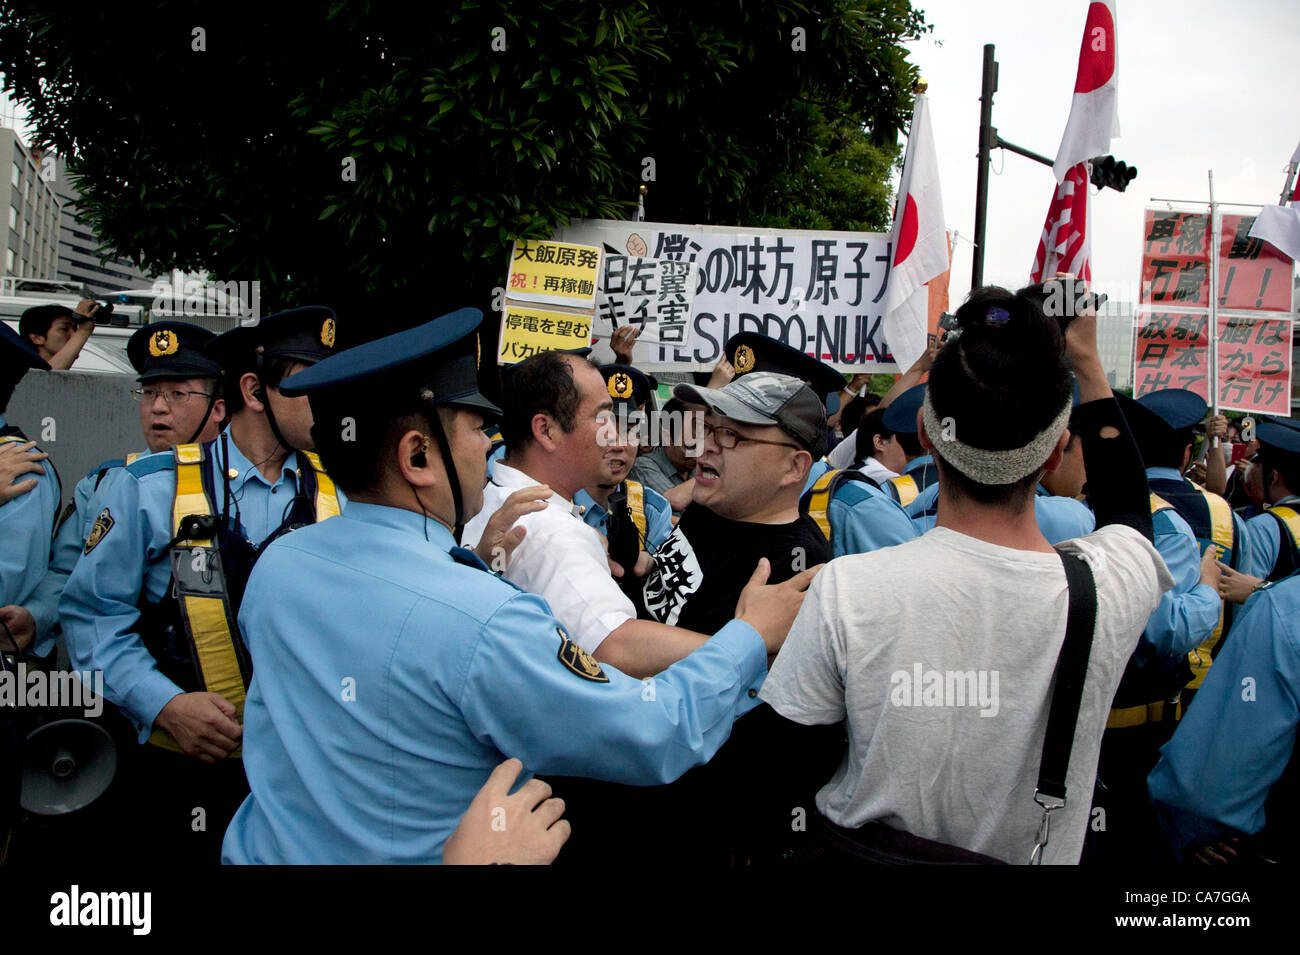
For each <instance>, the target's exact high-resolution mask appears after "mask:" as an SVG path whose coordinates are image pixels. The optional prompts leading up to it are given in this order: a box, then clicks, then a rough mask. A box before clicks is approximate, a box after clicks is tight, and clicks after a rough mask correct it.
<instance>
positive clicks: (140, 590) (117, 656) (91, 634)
mask: <svg viewBox="0 0 1300 955" xmlns="http://www.w3.org/2000/svg"><path fill="white" fill-rule="evenodd" d="M146 460H147V459H146ZM132 467H134V465H133V466H132ZM175 483H176V478H175V472H174V471H172V470H164V471H159V472H154V473H150V474H146V475H144V476H142V477H137V476H136V475H135V474H134V473H132V470H131V469H130V468H127V469H124V470H123V473H122V476H121V477H120V478H119V479H118V480H116V481H115V482H114V483H113V485H112V487H110V488H108V489H107V491H106V493H103V494H100V495H97V496H96V502H95V504H94V505H93V506H96V507H98V506H99V505H100V504H102V505H103V508H101V510H102V509H107V510H108V516H109V517H110V518H111V519H112V521H113V524H112V526H111V527H110V528H109V530H108V532H107V533H105V534H104V536H103V537H101V538H100V540H99V542H98V543H97V544H96V546H95V547H94V548H93V549H92V550H91V552H90V553H89V554H83V555H82V556H81V558H80V559H79V560H78V561H77V564H76V567H75V568H74V569H73V571H72V574H71V576H69V578H68V583H67V586H66V587H65V588H64V590H63V599H62V600H61V601H60V602H59V613H60V615H61V616H62V618H63V634H64V641H65V643H66V644H67V648H68V656H69V658H70V659H71V661H72V666H73V668H74V669H77V670H102V671H103V673H104V695H105V696H107V697H108V699H109V700H110V701H111V702H112V703H114V704H115V705H116V706H118V707H119V708H120V709H121V710H122V711H123V712H124V713H125V714H126V715H127V716H128V717H129V718H130V720H131V722H132V724H133V725H134V726H135V728H136V729H137V731H138V732H139V739H140V742H142V743H143V742H144V741H145V740H147V739H148V738H149V734H150V732H151V731H152V728H153V723H154V720H155V719H156V718H157V716H158V712H159V711H160V710H161V709H162V708H163V706H165V705H166V704H167V702H168V701H169V700H170V699H171V698H172V697H174V696H176V695H177V694H179V693H181V692H182V690H181V688H180V687H178V686H177V685H176V684H175V683H173V682H172V681H171V680H169V679H168V678H167V677H165V676H163V674H162V673H161V672H159V670H158V666H157V664H156V663H155V661H154V658H153V656H152V654H150V653H149V651H148V650H147V649H145V645H144V640H143V638H142V637H141V636H140V634H139V632H138V631H137V627H138V624H139V619H140V613H139V610H138V609H137V608H138V605H139V603H140V599H141V597H142V596H145V597H147V598H148V599H150V600H153V601H156V600H159V599H161V597H162V595H163V594H164V593H165V592H166V589H167V584H168V582H169V581H170V579H171V566H170V563H169V560H168V552H167V544H168V543H169V541H170V540H171V537H170V531H171V503H172V498H173V496H174V490H175ZM101 490H102V489H101Z"/></svg>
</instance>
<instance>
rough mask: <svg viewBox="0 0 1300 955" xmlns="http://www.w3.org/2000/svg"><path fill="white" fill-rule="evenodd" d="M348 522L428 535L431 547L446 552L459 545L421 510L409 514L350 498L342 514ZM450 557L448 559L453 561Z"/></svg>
mask: <svg viewBox="0 0 1300 955" xmlns="http://www.w3.org/2000/svg"><path fill="white" fill-rule="evenodd" d="M339 513H340V515H341V516H343V517H345V518H347V519H348V520H353V521H360V522H361V523H363V524H374V525H377V526H379V527H388V528H391V529H393V530H398V531H403V532H405V533H409V534H414V535H416V536H417V537H420V538H424V536H425V534H426V533H427V534H428V538H429V546H431V547H433V548H434V549H436V550H438V551H441V552H443V553H447V552H449V551H450V550H451V549H452V548H453V547H455V546H456V538H455V537H453V536H452V533H451V531H449V530H448V529H447V527H446V526H445V525H444V524H443V523H442V522H441V521H437V520H434V519H433V518H432V517H429V518H426V517H425V516H424V515H423V514H421V513H420V512H419V511H410V510H407V509H406V508H404V507H392V506H391V505H388V504H365V503H363V502H361V501H354V500H351V499H349V500H348V506H347V507H345V508H343V510H342V511H340V512H339ZM450 559H451V558H450V556H448V560H450Z"/></svg>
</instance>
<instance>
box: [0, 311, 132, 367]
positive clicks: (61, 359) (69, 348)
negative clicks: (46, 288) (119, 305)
mask: <svg viewBox="0 0 1300 955" xmlns="http://www.w3.org/2000/svg"><path fill="white" fill-rule="evenodd" d="M112 310H113V307H112V306H111V305H107V306H101V305H100V304H99V303H98V302H96V301H94V300H93V299H88V298H83V299H82V300H81V302H80V303H78V305H77V308H76V311H73V310H72V309H70V308H68V307H67V306H66V305H36V306H33V307H32V308H29V309H27V311H25V312H23V314H22V316H21V317H20V318H19V319H18V333H19V334H20V335H22V337H23V338H25V339H27V341H28V342H30V343H31V345H32V347H33V348H35V349H36V351H37V352H38V353H39V354H40V356H41V358H43V359H44V360H45V361H46V362H48V363H49V366H50V371H67V370H68V369H69V368H71V367H72V364H73V362H75V361H76V360H77V356H78V355H80V354H81V349H82V348H84V347H85V345H86V342H88V341H89V340H90V336H91V333H92V332H94V331H95V321H96V320H97V319H100V318H106V317H107V316H108V314H109V313H110V312H112Z"/></svg>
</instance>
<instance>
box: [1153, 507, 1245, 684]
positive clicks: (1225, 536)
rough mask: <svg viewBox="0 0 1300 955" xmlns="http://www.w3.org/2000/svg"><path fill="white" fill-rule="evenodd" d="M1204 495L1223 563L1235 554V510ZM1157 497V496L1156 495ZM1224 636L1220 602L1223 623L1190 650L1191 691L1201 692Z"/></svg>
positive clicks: (1216, 546) (1219, 556)
mask: <svg viewBox="0 0 1300 955" xmlns="http://www.w3.org/2000/svg"><path fill="white" fill-rule="evenodd" d="M1198 490H1199V491H1200V492H1201V495H1202V496H1203V497H1204V498H1205V503H1206V505H1207V506H1208V507H1209V509H1210V539H1211V541H1212V542H1213V546H1214V549H1215V550H1216V551H1217V552H1218V558H1219V560H1223V559H1224V558H1225V557H1227V556H1228V553H1229V551H1232V552H1234V553H1235V551H1236V547H1235V545H1236V543H1237V542H1236V541H1235V540H1234V536H1235V535H1234V532H1233V524H1232V508H1231V507H1230V506H1229V505H1228V502H1227V501H1225V500H1224V499H1223V498H1221V497H1219V495H1217V494H1215V493H1214V492H1213V491H1207V490H1206V489H1205V488H1198ZM1152 496H1154V495H1152ZM1222 633H1223V603H1222V601H1220V603H1219V621H1218V623H1216V624H1215V625H1214V629H1213V630H1212V631H1211V632H1210V635H1209V636H1208V637H1206V638H1205V639H1204V640H1202V641H1201V643H1200V645H1199V646H1197V647H1196V648H1195V649H1193V650H1190V651H1188V654H1187V663H1188V665H1189V666H1191V668H1192V682H1191V683H1189V684H1187V686H1188V688H1189V689H1192V690H1196V689H1199V688H1200V686H1201V683H1202V682H1204V680H1205V674H1207V673H1209V672H1210V665H1211V664H1212V663H1214V656H1213V651H1214V648H1215V647H1216V646H1217V645H1218V643H1219V637H1220V635H1222Z"/></svg>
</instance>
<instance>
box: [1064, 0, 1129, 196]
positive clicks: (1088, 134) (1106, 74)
mask: <svg viewBox="0 0 1300 955" xmlns="http://www.w3.org/2000/svg"><path fill="white" fill-rule="evenodd" d="M1115 67H1116V56H1115V0H1093V2H1092V3H1090V4H1088V20H1087V22H1086V23H1085V24H1084V26H1083V44H1082V46H1080V48H1079V72H1078V75H1077V76H1076V77H1075V80H1074V102H1073V103H1072V105H1071V106H1070V119H1069V121H1068V122H1067V123H1066V124H1065V134H1064V135H1063V136H1062V137H1061V148H1060V149H1058V150H1057V151H1056V163H1055V164H1054V165H1053V166H1052V171H1053V172H1054V173H1056V181H1057V182H1060V181H1061V180H1062V179H1064V178H1065V175H1066V173H1068V172H1069V171H1070V169H1071V168H1073V167H1074V166H1077V165H1078V164H1079V163H1081V162H1083V161H1084V160H1087V159H1092V158H1093V157H1094V156H1103V155H1105V154H1107V153H1109V152H1110V139H1111V137H1112V136H1118V135H1119V82H1118V77H1117V75H1116V69H1115Z"/></svg>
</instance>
